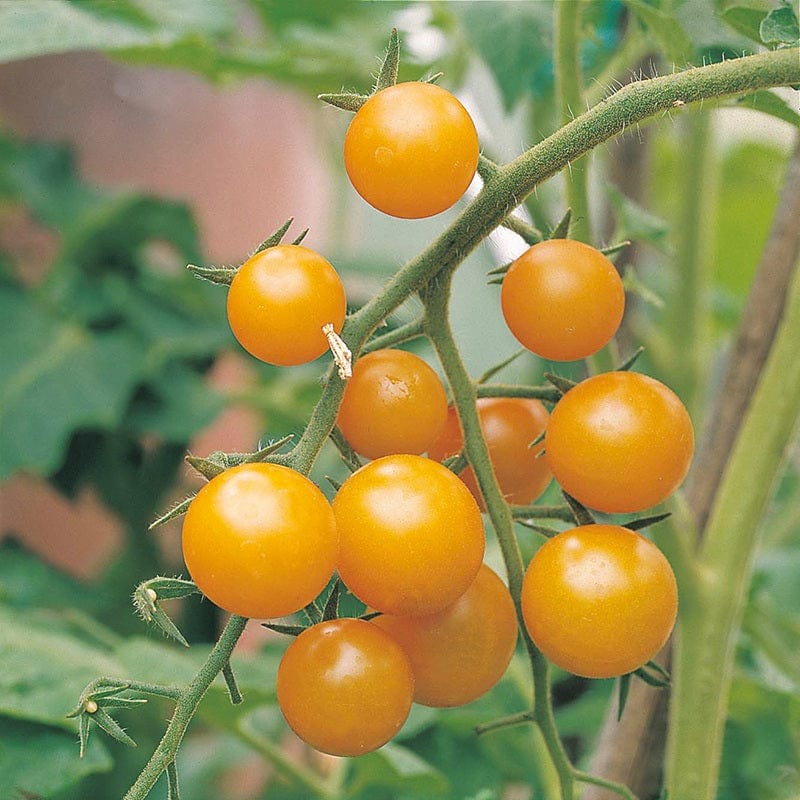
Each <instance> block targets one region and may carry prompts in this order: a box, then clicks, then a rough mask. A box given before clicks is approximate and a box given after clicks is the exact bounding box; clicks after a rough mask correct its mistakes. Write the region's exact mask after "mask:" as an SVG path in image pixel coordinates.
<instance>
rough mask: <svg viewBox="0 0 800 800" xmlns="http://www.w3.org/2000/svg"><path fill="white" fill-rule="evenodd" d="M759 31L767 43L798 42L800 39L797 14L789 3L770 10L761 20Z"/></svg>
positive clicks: (763, 40)
mask: <svg viewBox="0 0 800 800" xmlns="http://www.w3.org/2000/svg"><path fill="white" fill-rule="evenodd" d="M758 32H759V34H760V36H761V41H762V42H764V43H765V44H773V43H777V44H797V43H798V41H800V25H798V22H797V14H795V12H794V9H793V8H792V6H790V5H789V4H788V3H784V4H783V5H781V7H780V8H774V9H773V10H772V11H770V12H769V14H767V16H766V17H764V20H763V21H762V22H761V26H760V27H759V29H758Z"/></svg>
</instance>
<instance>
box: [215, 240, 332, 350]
mask: <svg viewBox="0 0 800 800" xmlns="http://www.w3.org/2000/svg"><path fill="white" fill-rule="evenodd" d="M345 312H346V300H345V294H344V287H343V286H342V281H341V280H340V278H339V276H338V274H337V273H336V270H335V269H334V268H333V267H332V266H331V265H330V263H329V262H328V261H326V260H325V259H324V258H323V257H322V256H321V255H319V254H318V253H315V252H314V251H313V250H309V249H308V248H307V247H301V246H300V245H294V244H280V245H277V246H275V247H268V248H267V249H266V250H262V251H261V252H260V253H256V254H255V255H254V256H252V257H251V258H249V259H248V260H247V261H245V262H244V264H242V266H241V267H239V269H238V270H237V272H236V275H234V278H233V281H232V283H231V285H230V289H229V290H228V322H229V323H230V326H231V330H232V331H233V334H234V336H235V337H236V338H237V339H238V341H239V343H240V344H241V345H242V347H244V349H245V350H247V352H248V353H250V354H251V355H253V356H255V357H256V358H258V359H260V360H261V361H265V362H267V363H268V364H276V365H279V366H294V365H296V364H305V363H306V362H308V361H313V360H314V359H315V358H318V357H319V356H321V355H322V354H323V353H324V352H325V351H326V350H327V349H328V340H327V339H326V337H325V334H324V333H323V332H322V327H323V325H326V324H328V323H330V324H331V325H333V328H334V330H335V331H336V332H337V333H338V332H339V331H340V330H341V329H342V324H343V322H344V316H345Z"/></svg>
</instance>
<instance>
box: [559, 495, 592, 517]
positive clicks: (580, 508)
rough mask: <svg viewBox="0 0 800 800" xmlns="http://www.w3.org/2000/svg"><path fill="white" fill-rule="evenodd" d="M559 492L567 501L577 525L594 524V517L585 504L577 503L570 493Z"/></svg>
mask: <svg viewBox="0 0 800 800" xmlns="http://www.w3.org/2000/svg"><path fill="white" fill-rule="evenodd" d="M561 494H563V495H564V499H565V500H566V501H567V505H568V506H569V507H570V510H571V511H572V516H574V517H575V522H577V523H578V525H594V524H596V523H595V518H594V515H593V514H592V512H591V511H589V509H588V508H586V506H584V505H583V504H582V503H579V502H578V501H577V500H576V499H575V498H574V497H573V496H572V495H569V494H567V493H566V492H564V491H562V492H561Z"/></svg>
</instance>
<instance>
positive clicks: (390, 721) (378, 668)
mask: <svg viewBox="0 0 800 800" xmlns="http://www.w3.org/2000/svg"><path fill="white" fill-rule="evenodd" d="M277 692H278V704H279V706H280V709H281V711H282V712H283V716H284V717H285V718H286V721H287V722H288V723H289V726H290V727H291V728H292V730H293V731H294V732H295V733H296V734H297V735H298V736H299V737H300V738H301V739H303V741H305V742H307V743H308V744H310V745H311V746H312V747H314V748H316V749H317V750H320V751H321V752H323V753H330V754H331V755H335V756H359V755H363V754H364V753H369V752H370V751H371V750H375V749H376V748H378V747H380V746H381V745H383V744H385V743H386V742H388V741H389V739H391V738H392V737H393V736H394V735H395V734H396V733H397V731H399V730H400V728H401V727H402V725H403V723H404V722H405V721H406V718H407V717H408V713H409V711H410V710H411V702H412V697H413V694H414V677H413V675H412V672H411V667H410V665H409V663H408V659H407V658H406V656H405V654H404V653H403V651H402V649H401V648H400V646H399V645H398V644H397V643H396V642H395V641H394V640H393V639H392V638H391V637H390V636H389V635H388V634H387V633H385V632H384V631H382V630H380V628H376V627H375V626H374V625H372V624H371V623H369V622H365V621H364V620H358V619H335V620H331V621H329V622H321V623H319V624H318V625H313V626H312V627H310V628H307V629H306V630H305V631H303V632H302V633H301V634H300V635H299V636H298V637H297V638H296V639H295V640H294V641H293V642H292V644H291V645H289V648H288V649H287V650H286V652H285V653H284V655H283V658H282V659H281V663H280V665H279V666H278V683H277Z"/></svg>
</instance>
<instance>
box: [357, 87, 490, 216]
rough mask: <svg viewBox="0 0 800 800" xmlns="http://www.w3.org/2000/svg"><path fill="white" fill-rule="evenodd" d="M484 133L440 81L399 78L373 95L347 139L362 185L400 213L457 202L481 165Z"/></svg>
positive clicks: (372, 198) (426, 211) (367, 195)
mask: <svg viewBox="0 0 800 800" xmlns="http://www.w3.org/2000/svg"><path fill="white" fill-rule="evenodd" d="M478 153H479V144H478V134H477V132H476V130H475V125H474V123H473V122H472V118H471V117H470V116H469V114H468V113H467V110H466V109H465V108H464V106H462V105H461V103H460V102H459V101H458V100H457V99H456V98H455V97H454V96H453V95H452V94H450V92H448V91H447V90H446V89H442V88H441V87H440V86H436V85H435V84H432V83H417V82H412V83H399V84H397V85H396V86H390V87H388V88H386V89H383V90H382V91H380V92H378V93H377V94H375V95H373V96H372V97H370V98H369V99H368V100H367V101H366V102H365V103H364V105H363V106H362V107H361V108H360V109H359V110H358V111H357V112H356V114H355V116H354V117H353V119H352V121H351V123H350V127H349V128H348V130H347V135H346V136H345V140H344V165H345V169H346V170H347V174H348V176H349V177H350V181H351V183H352V184H353V187H354V188H355V190H356V191H357V192H358V193H359V194H360V195H361V197H363V198H364V200H366V201H367V202H368V203H369V204H370V205H371V206H373V207H374V208H377V209H378V210H379V211H383V212H384V213H385V214H390V215H391V216H393V217H402V218H405V219H418V218H420V217H430V216H432V215H433V214H438V213H439V212H440V211H444V210H445V209H448V208H450V206H452V205H453V204H454V203H455V202H456V201H457V200H458V199H459V198H460V197H461V195H463V194H464V192H465V190H466V188H467V187H468V186H469V184H470V181H472V178H473V176H474V175H475V170H476V168H477V166H478Z"/></svg>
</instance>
